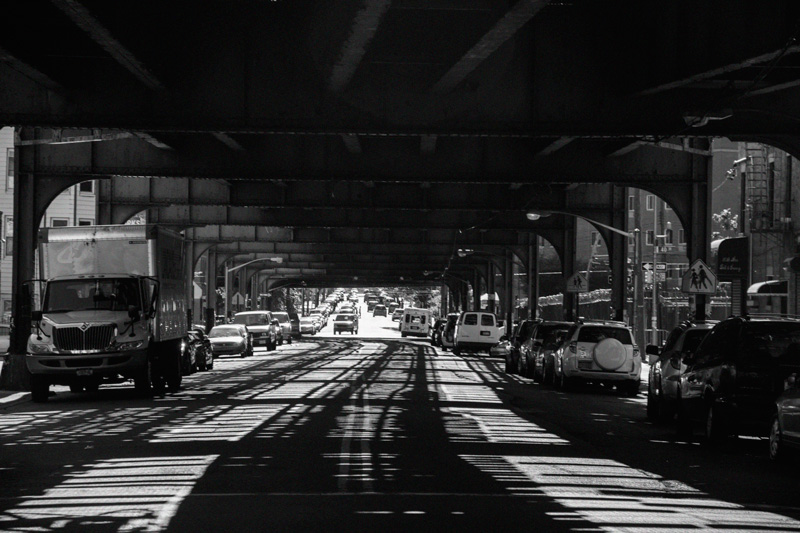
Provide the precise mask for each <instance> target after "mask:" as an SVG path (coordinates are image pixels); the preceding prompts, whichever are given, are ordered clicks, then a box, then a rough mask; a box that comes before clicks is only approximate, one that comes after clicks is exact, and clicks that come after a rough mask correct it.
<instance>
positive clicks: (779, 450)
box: [769, 415, 786, 461]
mask: <svg viewBox="0 0 800 533" xmlns="http://www.w3.org/2000/svg"><path fill="white" fill-rule="evenodd" d="M769 458H770V459H772V460H773V461H783V460H784V459H785V458H786V454H785V453H784V451H783V434H782V433H781V423H780V420H779V419H778V415H775V416H773V417H772V424H771V425H770V427H769Z"/></svg>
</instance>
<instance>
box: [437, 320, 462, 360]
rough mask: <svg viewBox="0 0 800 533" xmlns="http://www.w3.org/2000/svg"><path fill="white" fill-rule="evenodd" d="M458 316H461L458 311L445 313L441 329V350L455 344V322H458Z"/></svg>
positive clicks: (445, 349)
mask: <svg viewBox="0 0 800 533" xmlns="http://www.w3.org/2000/svg"><path fill="white" fill-rule="evenodd" d="M459 316H461V314H460V313H448V315H447V319H446V321H445V323H444V328H443V329H442V350H444V351H447V349H448V348H453V347H454V346H455V333H456V323H458V317H459Z"/></svg>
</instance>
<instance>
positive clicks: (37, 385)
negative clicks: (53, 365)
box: [31, 376, 50, 403]
mask: <svg viewBox="0 0 800 533" xmlns="http://www.w3.org/2000/svg"><path fill="white" fill-rule="evenodd" d="M48 396H50V383H49V382H48V381H47V379H45V378H44V377H43V376H31V399H32V400H33V401H34V402H36V403H43V402H46V401H47V397H48Z"/></svg>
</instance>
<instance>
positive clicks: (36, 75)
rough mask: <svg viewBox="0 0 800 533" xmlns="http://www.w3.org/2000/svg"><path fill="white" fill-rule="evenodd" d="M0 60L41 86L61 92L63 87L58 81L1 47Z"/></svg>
mask: <svg viewBox="0 0 800 533" xmlns="http://www.w3.org/2000/svg"><path fill="white" fill-rule="evenodd" d="M0 62H3V63H5V64H6V65H8V66H9V67H11V68H12V69H14V70H16V71H17V72H19V73H20V74H22V75H23V76H25V77H26V78H28V79H30V80H33V81H35V82H36V83H38V84H39V85H41V86H42V87H45V88H47V89H50V90H51V91H55V92H63V90H64V87H62V86H61V84H60V83H58V82H56V81H54V80H53V79H52V78H50V76H48V75H47V74H45V73H43V72H41V71H40V70H38V69H36V68H34V67H32V66H31V65H29V64H28V63H25V62H24V61H22V60H20V59H19V58H17V57H16V56H15V55H13V54H12V53H11V52H9V51H8V50H6V49H5V48H2V47H0Z"/></svg>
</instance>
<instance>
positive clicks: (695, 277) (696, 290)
mask: <svg viewBox="0 0 800 533" xmlns="http://www.w3.org/2000/svg"><path fill="white" fill-rule="evenodd" d="M681 291H683V292H685V293H687V294H714V293H716V292H717V275H716V274H714V273H713V272H711V269H710V268H708V265H706V264H705V263H704V262H703V261H702V260H701V259H697V260H696V261H695V262H694V263H692V265H691V266H690V267H689V270H687V271H686V274H684V275H683V279H682V280H681Z"/></svg>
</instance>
